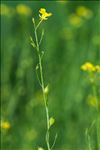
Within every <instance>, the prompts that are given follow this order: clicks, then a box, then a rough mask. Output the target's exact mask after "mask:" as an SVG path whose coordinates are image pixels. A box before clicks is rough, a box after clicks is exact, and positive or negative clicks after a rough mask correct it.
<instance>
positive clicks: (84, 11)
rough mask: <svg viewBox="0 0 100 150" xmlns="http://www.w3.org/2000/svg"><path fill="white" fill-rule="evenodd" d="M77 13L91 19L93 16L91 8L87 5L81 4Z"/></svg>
mask: <svg viewBox="0 0 100 150" xmlns="http://www.w3.org/2000/svg"><path fill="white" fill-rule="evenodd" d="M76 14H77V15H78V16H80V17H84V18H86V19H89V18H91V17H92V15H93V13H92V11H91V10H90V9H89V8H86V7H85V6H79V7H78V8H77V9H76Z"/></svg>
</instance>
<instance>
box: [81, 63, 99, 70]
mask: <svg viewBox="0 0 100 150" xmlns="http://www.w3.org/2000/svg"><path fill="white" fill-rule="evenodd" d="M81 69H82V70H83V71H95V70H96V69H95V66H94V65H93V64H91V63H90V62H86V63H85V64H83V65H82V66H81Z"/></svg>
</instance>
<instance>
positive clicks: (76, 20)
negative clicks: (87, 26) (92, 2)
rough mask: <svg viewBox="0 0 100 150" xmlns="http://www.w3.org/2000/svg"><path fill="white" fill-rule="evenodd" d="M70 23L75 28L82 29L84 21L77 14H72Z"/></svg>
mask: <svg viewBox="0 0 100 150" xmlns="http://www.w3.org/2000/svg"><path fill="white" fill-rule="evenodd" d="M69 23H70V24H71V25H73V26H75V27H80V26H81V25H82V19H81V18H80V17H79V16H77V15H76V14H71V15H70V16H69Z"/></svg>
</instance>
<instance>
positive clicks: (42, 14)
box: [39, 8, 52, 20]
mask: <svg viewBox="0 0 100 150" xmlns="http://www.w3.org/2000/svg"><path fill="white" fill-rule="evenodd" d="M39 13H40V14H39V17H40V19H41V20H47V19H48V17H50V16H52V13H47V12H46V9H44V8H41V9H40V10H39Z"/></svg>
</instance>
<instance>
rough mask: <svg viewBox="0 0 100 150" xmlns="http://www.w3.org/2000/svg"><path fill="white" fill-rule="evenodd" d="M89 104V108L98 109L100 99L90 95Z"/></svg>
mask: <svg viewBox="0 0 100 150" xmlns="http://www.w3.org/2000/svg"><path fill="white" fill-rule="evenodd" d="M87 103H88V105H89V106H92V107H98V105H99V104H98V99H97V97H95V96H92V95H89V96H88V99H87Z"/></svg>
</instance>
